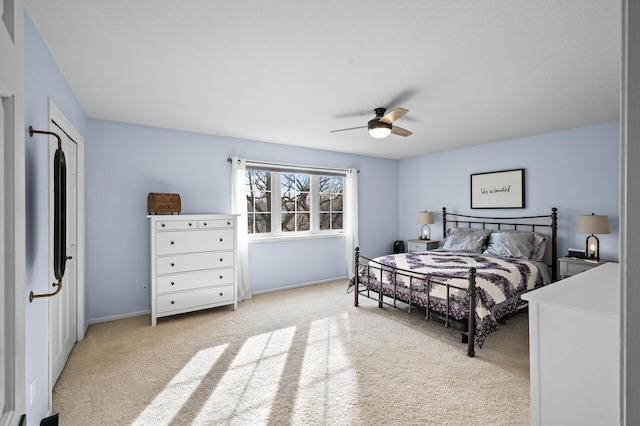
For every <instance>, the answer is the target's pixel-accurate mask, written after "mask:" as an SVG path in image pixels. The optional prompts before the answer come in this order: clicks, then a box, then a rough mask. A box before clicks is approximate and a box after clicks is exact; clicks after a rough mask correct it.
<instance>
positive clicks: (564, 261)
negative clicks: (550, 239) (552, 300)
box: [558, 257, 609, 280]
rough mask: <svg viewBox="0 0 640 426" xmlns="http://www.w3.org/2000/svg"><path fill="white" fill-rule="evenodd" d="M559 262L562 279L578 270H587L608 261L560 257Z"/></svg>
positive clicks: (577, 272)
mask: <svg viewBox="0 0 640 426" xmlns="http://www.w3.org/2000/svg"><path fill="white" fill-rule="evenodd" d="M558 261H559V262H560V279H561V280H563V279H565V278H568V277H570V276H572V275H575V274H579V273H580V272H584V271H587V270H589V269H592V268H595V267H596V266H600V265H602V264H605V263H607V262H609V261H608V260H602V259H600V260H590V259H578V258H577V257H562V258H560V259H559V260H558Z"/></svg>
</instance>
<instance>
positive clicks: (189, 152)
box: [25, 14, 619, 425]
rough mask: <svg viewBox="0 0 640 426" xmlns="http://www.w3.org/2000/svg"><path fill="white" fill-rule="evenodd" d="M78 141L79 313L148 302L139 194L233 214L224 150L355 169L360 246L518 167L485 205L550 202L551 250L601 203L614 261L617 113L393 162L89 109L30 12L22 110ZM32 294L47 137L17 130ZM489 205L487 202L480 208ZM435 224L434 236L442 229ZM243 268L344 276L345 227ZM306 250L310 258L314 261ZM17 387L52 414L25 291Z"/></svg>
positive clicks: (296, 275) (34, 311)
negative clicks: (103, 116) (496, 199)
mask: <svg viewBox="0 0 640 426" xmlns="http://www.w3.org/2000/svg"><path fill="white" fill-rule="evenodd" d="M48 98H51V99H52V100H53V101H54V103H55V104H56V105H57V106H58V108H60V110H61V111H62V113H63V114H64V115H65V116H66V117H67V118H68V119H69V120H70V121H71V122H72V124H73V125H74V126H75V127H76V129H77V130H78V131H79V132H80V133H81V134H82V135H83V137H84V138H85V142H86V145H85V147H86V168H85V174H86V186H85V192H86V194H85V200H86V256H87V259H86V269H87V270H86V275H87V276H86V286H87V287H86V297H87V300H86V315H87V320H89V319H98V318H108V317H111V316H118V315H127V314H131V313H135V312H140V311H146V310H148V309H149V295H148V293H142V292H141V291H140V284H141V283H142V282H148V281H149V229H148V223H147V219H146V217H145V216H146V195H147V193H149V192H152V191H153V192H156V191H157V192H178V193H180V194H181V196H182V205H183V211H184V212H192V213H197V212H228V211H229V200H230V193H229V188H230V182H229V176H230V170H229V169H230V166H229V164H228V163H227V161H226V159H227V157H230V156H239V157H245V158H248V159H252V160H264V161H276V162H284V163H293V164H303V165H315V166H325V167H340V168H347V167H355V168H358V169H359V170H360V174H359V177H358V186H359V207H358V208H359V230H360V247H361V251H362V253H363V254H366V255H367V256H377V255H381V254H385V253H388V252H389V251H390V250H391V244H392V242H393V241H394V240H396V239H398V238H402V239H408V238H414V237H415V236H416V235H417V233H418V231H419V225H418V224H417V216H416V214H417V212H418V211H419V210H424V209H429V210H434V211H435V212H436V221H439V220H440V217H439V216H440V215H439V212H440V209H441V208H442V206H447V207H448V208H449V210H450V211H457V212H461V213H469V212H474V213H475V212H479V211H478V210H474V211H472V210H471V209H470V208H469V175H470V174H472V173H479V172H487V171H495V170H504V169H513V168H520V167H523V168H525V169H526V194H527V208H526V209H524V210H506V211H495V210H491V211H490V212H491V213H492V214H500V213H502V214H505V215H507V214H513V213H514V212H517V213H518V214H520V213H523V214H529V213H531V214H538V213H545V212H547V211H549V209H550V208H551V207H554V206H555V207H558V209H559V214H560V232H559V237H560V253H561V254H562V253H565V252H566V248H567V247H582V246H583V245H584V237H585V236H584V235H580V234H576V233H575V227H576V222H577V217H578V215H579V214H581V213H590V212H595V213H599V214H608V215H609V217H610V218H611V227H612V231H613V234H611V235H603V236H600V240H601V243H602V249H601V250H602V251H601V256H602V257H603V258H609V259H613V260H617V259H618V220H619V215H618V192H619V191H618V187H619V183H618V174H619V159H618V158H619V145H618V140H619V135H618V123H606V124H602V125H596V126H589V127H584V128H579V129H573V130H567V131H563V132H556V133H552V134H545V135H539V136H533V137H528V138H522V139H516V140H511V141H505V142H499V143H495V144H491V145H485V146H480V147H474V148H467V149H462V150H457V151H450V152H443V153H438V154H433V155H427V156H422V157H418V158H413V159H408V160H402V161H395V160H385V159H378V158H373V157H365V156H356V155H349V154H341V153H335V152H329V151H321V150H312V149H305V148H297V147H291V146H286V145H274V144H268V143H262V142H256V141H249V140H240V139H232V138H225V137H218V136H210V135H202V134H195V133H188V132H179V131H172V130H166V129H158V128H150V127H144V126H137V125H129V124H123V123H114V122H108V121H101V120H93V119H87V117H86V115H85V113H84V111H83V109H82V107H81V105H80V104H79V102H78V101H77V99H76V97H75V96H74V94H73V92H72V90H71V89H70V87H69V86H68V84H67V82H66V80H65V79H64V76H63V75H62V73H61V72H60V69H59V67H58V66H57V64H56V62H55V60H54V59H53V58H52V57H51V54H50V52H49V51H48V49H47V47H46V45H45V43H44V42H43V40H42V39H41V38H40V35H39V34H38V32H37V30H36V29H35V27H34V25H33V23H32V21H31V19H30V17H29V16H28V14H25V122H26V125H27V126H28V125H33V126H34V127H35V128H40V129H44V128H47V121H48V115H47V99H48ZM25 138H26V158H25V161H26V175H27V179H26V187H27V193H26V202H27V206H26V207H27V218H26V224H27V253H26V262H27V285H26V290H27V292H29V291H31V290H34V291H36V292H45V291H47V290H48V289H49V287H48V286H49V284H50V283H49V282H48V269H49V267H50V266H49V265H48V245H49V243H48V235H49V229H48V219H47V217H48V197H49V194H48V190H49V186H48V178H47V175H48V167H49V164H48V149H49V147H48V144H47V142H45V141H44V140H43V139H44V138H42V139H41V138H30V137H29V136H28V135H27V134H26V130H25ZM483 212H487V211H483ZM438 225H439V224H438V223H436V224H435V225H433V226H432V232H433V236H434V237H435V238H440V237H441V230H440V227H439V226H438ZM249 256H250V262H249V267H250V276H251V281H252V288H253V290H254V291H256V292H260V291H268V290H272V289H277V288H283V287H288V286H293V285H298V284H304V283H309V282H316V281H322V280H325V279H331V278H335V277H338V276H343V275H345V274H346V269H345V260H344V259H345V252H344V240H343V238H340V237H338V238H319V239H313V240H302V241H284V242H270V243H254V244H251V245H250V248H249ZM314 259H317V260H319V262H318V263H316V262H315V261H314ZM26 304H27V306H26V318H27V320H26V321H27V324H26V353H27V359H26V389H27V390H28V389H29V386H30V384H31V382H32V381H35V383H36V394H35V401H34V403H33V404H31V403H30V402H29V401H30V398H28V397H27V398H26V401H27V418H28V420H29V424H30V425H31V424H37V423H38V422H39V419H40V418H42V417H44V416H45V415H46V414H47V413H46V410H47V399H48V395H47V380H48V371H47V366H48V358H47V350H48V341H47V340H48V334H47V330H48V311H47V304H46V302H42V301H40V302H34V303H32V304H30V303H29V302H26Z"/></svg>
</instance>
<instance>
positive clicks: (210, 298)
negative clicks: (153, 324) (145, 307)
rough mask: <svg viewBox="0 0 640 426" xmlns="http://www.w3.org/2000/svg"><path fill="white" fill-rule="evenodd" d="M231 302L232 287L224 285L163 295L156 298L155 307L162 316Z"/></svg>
mask: <svg viewBox="0 0 640 426" xmlns="http://www.w3.org/2000/svg"><path fill="white" fill-rule="evenodd" d="M233 300H234V295H233V285H224V286H220V287H211V288H203V289H201V290H193V291H185V292H182V293H171V294H163V295H161V296H158V298H157V305H156V306H157V311H158V314H162V313H166V312H171V311H179V310H183V309H188V310H193V309H194V308H197V307H198V306H206V305H214V304H224V303H226V302H233Z"/></svg>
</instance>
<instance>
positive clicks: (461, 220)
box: [354, 207, 558, 357]
mask: <svg viewBox="0 0 640 426" xmlns="http://www.w3.org/2000/svg"><path fill="white" fill-rule="evenodd" d="M524 221H527V222H524ZM447 222H448V223H449V224H451V223H453V224H455V226H460V225H461V224H463V225H465V226H466V227H468V228H477V229H496V230H502V229H514V230H523V228H524V230H527V231H530V232H536V230H537V229H539V228H550V230H551V241H550V245H551V259H550V261H548V262H545V264H546V265H547V266H548V267H549V268H550V269H551V279H552V281H555V280H557V277H558V209H557V208H555V207H553V208H552V209H551V214H549V215H538V216H518V217H486V216H470V215H463V214H457V213H448V212H447V209H446V207H443V208H442V229H443V236H446V231H447ZM538 222H540V223H538ZM545 222H548V223H545ZM545 234H547V235H548V233H545ZM548 248H549V244H548V245H547V249H548ZM545 258H547V256H545ZM354 263H355V277H354V281H355V291H354V305H355V306H358V304H359V301H358V298H359V296H362V297H366V298H368V299H372V300H376V301H377V302H378V307H380V308H382V307H384V306H385V305H386V306H391V307H394V308H397V307H398V306H397V303H396V302H397V298H396V294H397V291H396V290H397V285H398V284H397V283H398V279H397V277H398V275H400V276H404V277H407V278H409V280H408V281H409V303H408V309H407V310H408V312H409V313H411V310H412V309H411V308H412V305H413V303H411V301H412V300H413V299H412V292H413V283H414V280H416V281H419V282H426V283H427V292H426V298H427V301H426V303H425V305H426V306H425V310H426V313H425V318H426V319H427V320H429V319H431V318H433V315H434V314H435V315H437V316H438V317H439V319H440V320H442V322H443V323H444V325H445V327H450V326H455V325H458V326H459V327H456V328H458V329H459V330H460V331H461V333H462V337H463V343H467V356H469V357H474V356H475V329H476V327H475V315H468V318H467V321H464V322H459V321H455V320H454V319H452V318H451V317H450V297H449V295H450V292H451V290H452V289H453V290H462V291H464V292H467V294H468V297H469V312H470V313H471V312H475V300H476V298H475V292H476V269H475V268H470V269H469V276H468V287H467V288H463V287H457V286H455V285H452V284H449V283H446V282H441V281H440V280H444V279H446V278H449V277H448V276H447V275H445V274H442V275H440V274H429V275H428V276H424V275H421V274H416V273H415V272H413V271H409V270H406V269H401V268H393V267H391V266H388V265H384V264H382V263H379V262H377V261H375V260H373V259H369V258H367V257H364V256H361V255H360V248H359V247H356V248H355V253H354ZM362 268H367V269H366V271H367V275H369V274H370V270H371V269H372V268H373V269H377V270H378V271H379V273H380V276H381V277H382V273H383V271H384V272H392V273H393V280H392V281H393V288H394V291H393V297H391V301H390V302H389V301H387V300H385V297H384V296H385V295H384V290H383V286H382V282H381V283H380V289H379V291H376V290H372V289H371V288H369V286H366V287H365V288H362V289H361V288H360V282H359V279H360V275H359V271H360V270H361V269H362ZM435 285H440V286H445V287H446V294H447V302H446V310H445V312H444V313H441V312H436V311H433V310H432V309H430V303H429V302H430V298H431V289H432V288H433V286H435ZM371 293H377V297H376V296H375V295H374V296H372V295H371ZM387 298H389V296H387Z"/></svg>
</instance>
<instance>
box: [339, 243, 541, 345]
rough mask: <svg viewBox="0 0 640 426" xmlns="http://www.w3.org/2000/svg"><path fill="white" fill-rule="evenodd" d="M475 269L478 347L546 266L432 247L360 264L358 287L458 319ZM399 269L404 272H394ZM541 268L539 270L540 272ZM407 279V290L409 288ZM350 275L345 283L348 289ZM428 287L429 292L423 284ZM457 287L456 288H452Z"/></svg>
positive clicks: (536, 282) (534, 284) (465, 315)
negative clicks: (365, 264)
mask: <svg viewBox="0 0 640 426" xmlns="http://www.w3.org/2000/svg"><path fill="white" fill-rule="evenodd" d="M472 267H473V268H476V271H477V272H476V309H475V311H476V312H475V314H476V333H475V336H476V341H477V342H478V346H480V347H482V344H483V343H484V340H485V338H486V337H487V335H488V334H489V333H491V332H493V331H495V330H498V329H499V328H500V326H499V324H498V321H499V320H500V318H502V317H503V316H505V315H507V314H510V313H513V312H515V311H516V309H517V308H518V307H519V306H521V305H522V304H524V303H526V302H524V301H522V300H521V299H520V295H521V294H523V293H525V292H527V291H529V290H533V289H534V288H537V287H540V286H542V285H544V284H546V283H547V282H548V274H547V273H546V265H544V264H543V263H540V262H534V261H530V260H523V259H511V258H503V257H494V256H486V255H482V254H473V253H459V252H449V251H443V250H431V251H429V252H421V253H400V254H390V255H387V256H382V257H378V258H376V259H374V260H373V262H369V266H368V267H367V266H363V265H361V267H360V268H359V272H358V275H359V278H358V281H359V284H360V288H361V289H363V288H368V289H369V290H373V291H375V292H379V291H380V287H381V286H382V292H383V294H384V295H385V296H388V297H395V298H396V299H397V300H401V301H403V302H408V301H409V298H411V302H412V303H414V304H416V305H418V306H422V307H426V306H427V303H428V305H429V308H430V309H431V310H434V311H437V312H441V313H444V312H446V309H447V307H446V306H447V303H446V299H447V288H446V286H445V285H439V284H436V283H443V284H449V285H450V286H452V287H450V289H449V301H450V307H449V309H450V310H449V315H450V316H451V317H453V318H455V319H457V320H463V319H465V318H468V313H469V300H468V296H467V292H466V289H467V288H468V286H469V281H468V277H469V269H470V268H472ZM396 269H402V270H403V271H396ZM543 271H544V272H543ZM409 283H411V289H409ZM354 284H355V277H354V278H352V279H351V282H350V283H349V289H351V290H352V289H353V286H354ZM429 287H430V291H429V297H427V289H428V288H429ZM453 287H456V288H453Z"/></svg>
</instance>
